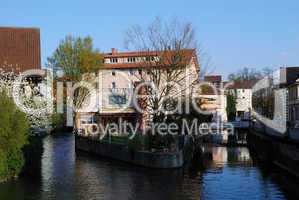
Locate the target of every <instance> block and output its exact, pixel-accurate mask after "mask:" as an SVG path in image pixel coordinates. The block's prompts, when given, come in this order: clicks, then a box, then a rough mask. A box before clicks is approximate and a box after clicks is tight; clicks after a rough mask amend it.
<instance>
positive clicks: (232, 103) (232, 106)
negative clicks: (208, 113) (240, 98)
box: [226, 93, 237, 120]
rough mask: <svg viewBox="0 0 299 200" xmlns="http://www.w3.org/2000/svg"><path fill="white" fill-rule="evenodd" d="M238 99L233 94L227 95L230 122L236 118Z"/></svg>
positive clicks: (227, 111) (227, 110)
mask: <svg viewBox="0 0 299 200" xmlns="http://www.w3.org/2000/svg"><path fill="white" fill-rule="evenodd" d="M236 104H237V101H236V97H235V96H234V95H233V94H230V93H229V94H227V106H226V113H227V118H228V120H234V119H235V117H236V112H237V109H236Z"/></svg>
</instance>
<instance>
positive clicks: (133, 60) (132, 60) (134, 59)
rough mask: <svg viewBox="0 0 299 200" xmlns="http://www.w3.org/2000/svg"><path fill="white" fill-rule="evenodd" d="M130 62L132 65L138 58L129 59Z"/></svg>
mask: <svg viewBox="0 0 299 200" xmlns="http://www.w3.org/2000/svg"><path fill="white" fill-rule="evenodd" d="M128 62H130V63H132V62H136V58H135V57H129V58H128Z"/></svg>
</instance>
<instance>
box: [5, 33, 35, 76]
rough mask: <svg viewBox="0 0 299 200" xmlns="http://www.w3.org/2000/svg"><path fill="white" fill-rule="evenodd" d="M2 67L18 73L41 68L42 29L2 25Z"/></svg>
mask: <svg viewBox="0 0 299 200" xmlns="http://www.w3.org/2000/svg"><path fill="white" fill-rule="evenodd" d="M0 68H2V69H3V70H4V71H13V72H16V73H19V72H23V71H25V70H28V69H40V68H41V52H40V30H39V29H38V28H18V27H0Z"/></svg>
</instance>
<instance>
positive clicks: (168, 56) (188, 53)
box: [104, 49, 198, 69]
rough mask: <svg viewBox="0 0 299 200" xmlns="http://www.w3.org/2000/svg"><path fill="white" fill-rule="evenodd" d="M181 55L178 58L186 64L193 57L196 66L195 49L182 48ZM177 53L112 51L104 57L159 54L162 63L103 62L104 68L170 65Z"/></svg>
mask: <svg viewBox="0 0 299 200" xmlns="http://www.w3.org/2000/svg"><path fill="white" fill-rule="evenodd" d="M180 51H181V52H182V57H181V58H180V59H182V60H181V62H182V64H184V65H188V64H189V63H190V62H191V61H192V59H194V62H195V64H196V65H197V66H198V61H197V56H196V51H195V49H183V50H180ZM177 54H179V53H178V52H175V51H163V52H162V51H140V52H137V51H135V52H114V53H108V54H104V58H126V57H147V56H159V57H162V58H164V59H163V61H162V63H159V62H147V61H144V62H132V63H105V64H104V68H106V69H130V68H144V67H153V66H157V65H164V66H167V65H168V64H169V65H170V64H171V63H170V62H171V60H172V56H175V55H177Z"/></svg>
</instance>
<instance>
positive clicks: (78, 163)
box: [0, 134, 298, 200]
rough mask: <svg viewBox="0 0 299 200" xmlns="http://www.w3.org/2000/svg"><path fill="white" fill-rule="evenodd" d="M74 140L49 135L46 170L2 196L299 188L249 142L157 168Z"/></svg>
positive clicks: (7, 186) (224, 194)
mask: <svg viewBox="0 0 299 200" xmlns="http://www.w3.org/2000/svg"><path fill="white" fill-rule="evenodd" d="M74 145H75V142H74V136H73V135H72V134H61V135H57V136H48V137H46V138H45V139H44V153H43V156H42V167H41V170H40V171H37V172H36V174H35V175H34V176H33V175H31V176H26V175H25V176H23V177H20V178H19V179H17V180H13V181H10V182H6V183H1V184H0V199H1V200H2V199H3V200H11V199H16V200H19V199H36V200H50V199H58V200H73V199H82V200H87V199H88V200H94V199H109V200H123V199H124V200H125V199H130V200H147V199H148V200H160V199H161V200H162V199H163V200H168V199H169V200H179V199H180V200H191V199H204V200H213V199H215V200H216V199H217V200H218V199H223V200H231V199H236V200H240V199H251V200H253V199H279V200H280V199H291V198H295V196H294V195H295V194H294V193H293V192H294V190H296V188H298V187H297V185H294V184H296V183H294V184H293V182H296V180H291V179H290V178H289V177H288V176H287V175H286V174H282V172H281V171H279V170H277V169H275V168H274V167H273V168H272V167H271V168H264V167H260V166H259V165H257V164H256V163H255V162H253V159H252V158H251V157H250V153H249V151H248V149H247V148H245V147H240V148H226V147H205V151H206V152H210V153H211V155H213V159H212V160H211V159H207V160H206V161H204V162H203V164H204V165H202V164H201V165H200V167H193V168H192V170H191V169H190V170H182V169H178V170H153V169H146V168H142V167H136V166H132V165H129V164H125V163H122V162H118V161H111V160H107V159H103V158H99V157H97V156H91V155H88V154H86V153H82V152H77V153H76V152H75V146H74ZM292 191H293V192H292ZM297 199H298V198H297Z"/></svg>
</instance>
